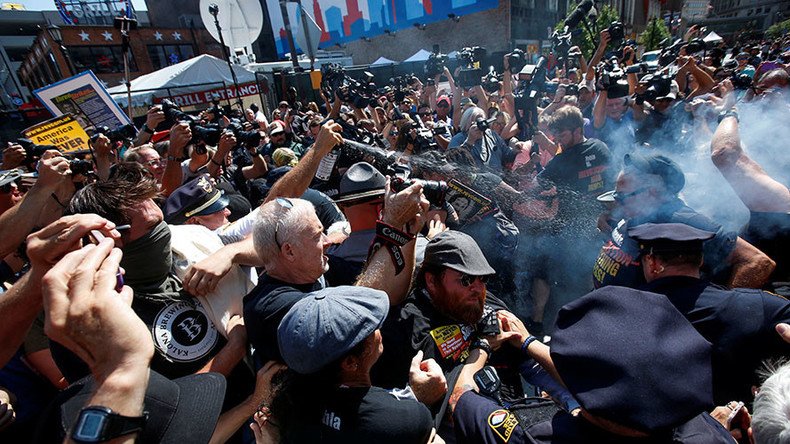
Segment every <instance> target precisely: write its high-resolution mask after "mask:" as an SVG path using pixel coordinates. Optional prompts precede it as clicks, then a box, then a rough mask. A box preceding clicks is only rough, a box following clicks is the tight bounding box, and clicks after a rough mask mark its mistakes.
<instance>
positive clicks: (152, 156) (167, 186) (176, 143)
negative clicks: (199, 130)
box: [108, 122, 192, 196]
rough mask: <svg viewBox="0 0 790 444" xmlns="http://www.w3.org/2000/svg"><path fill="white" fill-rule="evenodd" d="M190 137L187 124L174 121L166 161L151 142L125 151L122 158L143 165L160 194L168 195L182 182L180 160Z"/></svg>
mask: <svg viewBox="0 0 790 444" xmlns="http://www.w3.org/2000/svg"><path fill="white" fill-rule="evenodd" d="M191 139H192V131H191V130H190V128H189V124H187V123H184V122H181V123H176V124H175V125H173V127H172V128H171V129H170V143H169V145H168V149H167V160H166V162H164V163H163V162H162V158H161V157H160V156H159V153H158V152H157V151H156V150H155V149H154V147H153V145H151V144H146V145H142V146H139V147H137V148H134V149H131V150H129V151H127V152H126V154H125V156H124V160H125V161H127V162H137V163H139V164H140V165H142V166H143V167H145V169H146V170H148V171H149V172H150V173H151V174H152V175H153V176H154V179H155V180H156V183H157V184H158V185H159V188H160V190H161V192H162V194H163V195H165V196H169V195H170V193H172V192H173V190H175V189H176V188H178V187H180V186H181V183H182V182H183V177H184V173H183V171H182V168H181V161H182V160H183V156H184V153H185V149H186V147H187V146H188V145H189V142H190V140H191ZM108 176H109V174H108Z"/></svg>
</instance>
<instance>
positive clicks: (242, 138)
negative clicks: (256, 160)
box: [225, 119, 261, 147]
mask: <svg viewBox="0 0 790 444" xmlns="http://www.w3.org/2000/svg"><path fill="white" fill-rule="evenodd" d="M225 131H228V132H231V133H233V136H234V137H235V138H236V143H237V144H241V145H246V146H249V147H257V146H258V145H260V144H261V133H260V131H256V130H252V131H244V125H243V124H242V123H241V121H240V120H238V119H233V120H231V122H230V123H229V124H228V126H226V127H225Z"/></svg>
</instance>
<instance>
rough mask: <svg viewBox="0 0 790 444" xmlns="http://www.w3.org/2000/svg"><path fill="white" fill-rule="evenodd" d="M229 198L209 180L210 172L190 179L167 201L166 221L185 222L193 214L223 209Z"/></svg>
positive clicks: (170, 222) (203, 213) (211, 212)
mask: <svg viewBox="0 0 790 444" xmlns="http://www.w3.org/2000/svg"><path fill="white" fill-rule="evenodd" d="M228 202H229V200H228V198H227V197H226V196H224V195H223V193H222V190H219V189H218V188H217V187H215V186H214V184H213V183H212V182H211V180H209V175H208V174H201V175H200V176H198V177H196V178H194V179H192V180H190V181H189V182H187V183H185V184H184V185H181V186H180V187H178V188H176V190H175V191H173V193H172V194H170V196H168V198H167V201H166V202H165V208H164V213H165V222H167V223H169V224H175V225H178V224H183V223H185V222H186V221H187V220H189V218H190V217H192V216H205V215H208V214H214V213H216V212H218V211H222V210H223V209H225V207H227V206H228Z"/></svg>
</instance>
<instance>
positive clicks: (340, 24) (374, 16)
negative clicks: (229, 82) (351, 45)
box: [266, 0, 499, 56]
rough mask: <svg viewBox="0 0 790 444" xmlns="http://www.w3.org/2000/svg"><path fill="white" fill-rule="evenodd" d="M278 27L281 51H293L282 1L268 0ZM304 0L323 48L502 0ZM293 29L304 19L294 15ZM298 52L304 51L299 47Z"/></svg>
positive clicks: (276, 36)
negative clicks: (288, 38)
mask: <svg viewBox="0 0 790 444" xmlns="http://www.w3.org/2000/svg"><path fill="white" fill-rule="evenodd" d="M266 3H267V5H268V8H269V17H270V18H271V22H272V30H273V31H274V40H275V44H276V46H277V53H278V54H279V55H280V56H284V55H285V53H287V52H289V49H288V40H287V37H286V33H285V26H284V25H283V18H282V13H281V10H280V5H279V2H276V1H270V2H266ZM310 3H311V1H310V0H303V1H302V5H303V7H304V8H305V9H306V10H307V11H308V13H309V14H310V15H311V16H313V19H314V20H315V22H316V23H317V24H318V26H319V27H320V28H321V29H322V33H321V39H320V43H319V48H327V49H331V47H332V46H335V45H338V44H342V43H346V42H350V41H354V40H359V39H361V38H362V37H373V36H377V35H380V34H384V33H385V31H397V30H399V29H406V28H410V27H412V26H414V24H415V23H424V24H430V23H433V22H438V21H440V20H447V14H456V15H459V16H463V15H466V14H471V13H474V12H479V11H485V10H487V9H492V8H496V7H497V6H498V4H499V0H312V5H311V4H310ZM289 15H291V14H289ZM291 27H292V29H293V32H294V33H296V32H299V29H300V20H299V19H297V18H296V17H291ZM297 51H298V52H302V51H301V50H300V49H298V47H297Z"/></svg>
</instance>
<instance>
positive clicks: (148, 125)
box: [132, 105, 165, 146]
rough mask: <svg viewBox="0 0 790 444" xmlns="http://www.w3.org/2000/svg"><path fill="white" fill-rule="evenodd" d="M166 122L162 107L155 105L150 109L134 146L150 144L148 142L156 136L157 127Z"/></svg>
mask: <svg viewBox="0 0 790 444" xmlns="http://www.w3.org/2000/svg"><path fill="white" fill-rule="evenodd" d="M164 121H165V113H164V112H163V111H162V106H161V105H154V106H152V107H151V108H149V109H148V113H147V114H146V117H145V123H144V124H143V126H142V127H141V128H140V131H139V132H138V133H137V139H135V141H134V143H133V144H132V146H140V145H144V144H146V143H148V141H150V140H151V136H153V135H154V131H156V127H158V126H159V124H160V123H162V122H164Z"/></svg>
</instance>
